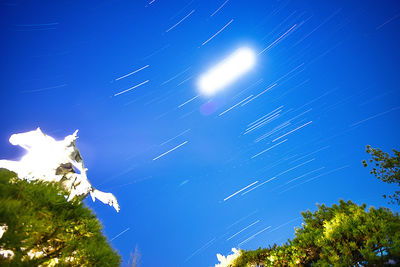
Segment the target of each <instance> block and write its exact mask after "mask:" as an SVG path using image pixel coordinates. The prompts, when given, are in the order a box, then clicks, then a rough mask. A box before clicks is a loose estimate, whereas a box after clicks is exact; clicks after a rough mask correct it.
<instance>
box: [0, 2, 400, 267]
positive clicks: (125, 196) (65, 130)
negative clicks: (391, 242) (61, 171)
mask: <svg viewBox="0 0 400 267" xmlns="http://www.w3.org/2000/svg"><path fill="white" fill-rule="evenodd" d="M149 2H150V1H147V2H146V1H141V0H140V1H100V0H97V1H79V2H76V1H72V2H71V1H29V2H28V1H12V0H2V1H1V2H0V34H1V40H2V41H1V42H0V58H1V63H0V67H1V70H0V87H1V90H0V99H1V105H0V112H1V126H2V127H1V129H0V141H1V142H0V152H1V158H7V159H18V158H20V157H21V156H22V153H23V151H22V149H20V148H17V147H13V146H12V145H10V144H9V143H8V138H9V136H10V135H11V134H12V133H17V132H23V131H28V130H33V129H35V128H36V127H38V126H40V127H41V128H42V130H43V131H44V132H45V133H48V134H50V135H52V136H54V137H56V138H59V139H61V138H63V137H64V136H65V135H67V134H70V133H72V132H73V131H74V130H75V129H79V136H80V138H79V141H78V147H79V148H80V150H81V152H82V155H83V157H84V160H85V162H86V165H87V167H88V168H89V171H88V177H89V179H90V181H91V182H92V184H93V185H94V186H95V187H96V188H98V189H99V190H102V191H107V192H112V193H113V194H115V196H116V197H117V198H118V201H119V203H120V205H121V212H120V213H119V214H117V213H116V212H115V211H114V210H113V209H112V208H110V207H108V206H106V205H102V204H101V203H100V204H99V203H97V202H96V203H92V201H91V200H90V199H87V200H86V203H87V204H88V205H89V206H90V207H91V208H93V210H94V211H95V212H96V213H97V214H98V216H99V218H100V220H101V222H102V223H103V225H104V232H105V234H106V235H107V237H108V238H109V239H110V240H111V239H113V238H114V239H113V240H112V245H113V247H114V248H116V249H117V250H118V251H119V252H120V253H121V255H122V256H123V259H124V262H125V264H126V262H127V259H128V258H129V254H130V253H131V252H133V251H134V249H135V246H138V248H139V250H140V252H141V255H142V259H141V266H210V265H214V264H215V263H216V262H217V258H216V256H215V255H216V253H222V254H227V253H229V252H230V249H231V248H232V247H237V246H238V244H240V243H241V242H243V241H244V240H246V239H247V238H249V237H251V236H252V235H253V234H255V233H257V232H259V231H261V230H263V229H265V228H266V227H268V226H271V228H269V229H268V230H266V231H264V232H262V233H260V234H259V235H257V236H255V237H254V238H253V239H251V240H249V241H248V242H245V243H243V244H241V245H240V247H241V248H244V249H254V248H258V247H259V246H267V245H268V244H272V243H274V242H277V243H281V242H284V241H285V240H286V239H287V238H291V237H292V236H293V233H294V230H293V228H294V227H296V226H300V225H301V220H300V219H299V216H300V211H304V210H307V209H311V210H314V209H315V208H316V206H315V204H316V203H325V204H328V205H331V204H333V203H337V202H338V200H339V199H340V198H343V199H345V200H348V199H350V200H353V201H354V202H356V203H359V204H361V203H367V204H368V205H373V206H377V207H379V206H385V205H386V201H385V200H384V199H383V198H382V197H381V195H382V194H384V193H387V192H391V191H393V190H394V189H395V188H394V187H392V186H388V185H385V184H383V183H381V182H380V181H378V180H377V179H375V178H374V177H373V176H372V175H370V174H369V173H368V170H367V169H365V168H363V167H362V165H361V161H362V160H363V159H365V158H366V157H367V155H366V153H365V146H366V145H367V144H370V145H372V146H374V147H380V148H382V149H383V150H385V151H390V150H391V149H392V148H399V137H400V127H399V125H400V123H399V121H400V120H399V118H400V91H399V89H400V88H399V84H400V73H399V70H400V50H399V47H400V34H399V29H400V4H399V3H398V1H396V0H394V1H285V0H281V1H276V0H269V1H265V0H247V1H239V0H230V1H227V2H226V3H225V5H224V6H223V7H222V8H220V9H219V11H218V12H217V13H215V14H213V13H214V12H215V11H216V10H217V9H218V8H219V7H220V6H221V5H223V4H224V2H225V0H221V1H198V0H193V1H189V0H187V1H163V0H155V1H154V2H152V3H151V4H149ZM193 10H194V11H193ZM189 14H190V15H189ZM212 14H213V16H211V15H212ZM187 15H189V16H187ZM186 16H187V17H186ZM185 17H186V19H184V20H183V21H182V22H181V23H180V24H179V25H177V26H176V27H174V28H173V29H171V30H169V31H168V29H170V28H171V27H173V26H174V25H175V24H176V23H178V22H179V21H180V20H182V19H183V18H185ZM232 19H233V22H231V23H230V24H229V25H228V26H227V27H226V28H225V29H224V30H223V31H222V32H220V34H218V35H217V36H216V37H215V38H213V39H212V40H211V41H210V42H208V43H207V44H205V45H203V46H201V45H202V43H204V42H205V41H206V40H207V39H209V38H210V37H211V36H212V35H214V34H215V33H216V32H217V31H219V30H220V29H221V28H222V27H223V26H224V25H226V24H227V23H228V22H230V21H231V20H232ZM293 26H294V28H293V29H292V30H291V31H290V32H289V33H288V34H287V35H285V36H284V37H283V38H281V39H280V41H279V42H277V43H275V44H274V45H272V46H271V47H270V48H269V49H267V50H266V51H265V52H264V53H263V54H261V55H260V56H258V58H257V65H256V67H255V68H254V69H253V70H252V71H251V72H249V73H248V74H247V75H246V76H244V77H243V78H241V79H240V80H239V81H238V82H237V83H235V84H233V85H232V86H229V87H228V88H226V90H225V91H224V92H222V93H220V94H218V95H217V96H216V97H214V98H212V99H207V98H205V97H202V96H200V97H198V98H196V99H194V100H193V101H191V102H189V103H187V104H185V105H183V106H181V107H179V106H180V105H181V104H183V103H185V102H186V101H188V100H189V99H191V98H193V97H195V96H196V95H197V88H196V80H197V78H198V77H199V75H201V73H203V72H204V71H205V70H207V69H208V68H209V67H210V66H212V65H213V64H215V63H216V62H218V61H219V60H221V59H222V58H224V57H225V56H226V55H228V54H229V53H231V52H232V51H234V50H235V49H237V48H238V47H241V46H249V47H252V48H253V49H254V50H255V51H256V52H257V53H258V52H260V51H262V50H263V49H264V48H266V47H267V46H269V45H271V44H272V43H273V42H274V41H275V40H277V39H278V38H279V37H280V36H282V34H284V33H285V32H287V31H288V30H289V29H290V28H291V27H293ZM147 65H149V66H148V67H147V68H145V69H143V70H141V71H139V72H137V73H135V74H132V75H130V76H128V77H126V78H123V79H120V80H116V79H117V78H119V77H121V76H123V75H125V74H128V73H130V72H133V71H135V70H137V69H140V68H142V67H144V66H147ZM146 80H149V82H148V83H146V84H144V85H142V86H140V87H137V88H135V89H133V90H131V91H129V92H126V93H123V94H121V95H118V96H114V95H115V94H116V93H118V92H121V91H123V90H126V89H128V88H130V87H132V86H135V85H137V84H140V83H142V82H144V81H146ZM274 83H276V84H277V85H276V86H275V87H274V88H273V89H271V90H269V91H268V92H266V93H264V94H262V95H260V96H259V97H257V98H256V99H254V100H253V101H251V102H249V103H247V104H246V105H244V106H241V105H238V106H236V107H235V108H233V109H231V110H230V111H229V112H226V113H224V114H223V115H221V116H218V115H219V114H220V113H222V112H223V111H225V110H227V109H228V108H230V107H232V106H234V105H235V104H237V103H239V102H240V101H242V100H243V99H245V98H246V97H248V96H250V95H253V96H256V95H257V94H259V93H261V92H262V91H263V90H265V89H266V88H267V87H268V86H270V85H272V84H274ZM250 99H251V98H250ZM281 106H283V107H281ZM278 107H281V109H279V110H281V111H280V112H279V116H277V117H276V118H275V119H274V120H272V121H271V122H269V123H267V124H264V125H263V126H261V127H259V128H257V129H255V130H254V131H251V132H250V133H248V134H246V135H244V134H243V133H244V132H245V131H246V129H247V125H248V124H250V123H251V122H253V121H255V120H257V119H258V118H260V117H262V116H263V115H265V114H267V113H269V112H271V111H273V110H275V109H276V108H278ZM277 115H278V114H277ZM289 120H290V124H289V125H283V126H282V123H285V122H288V121H289ZM310 121H312V123H309V124H307V125H305V126H304V127H302V128H300V129H298V130H296V131H294V132H292V133H290V134H288V135H286V136H285V137H284V138H281V139H278V140H276V141H273V140H275V139H276V138H278V137H280V136H282V135H284V134H286V133H288V132H290V131H292V130H294V129H296V128H298V127H300V126H302V125H304V124H306V123H308V122H310ZM279 125H281V126H282V128H281V129H279V128H278V129H277V130H276V131H275V132H274V133H273V134H271V135H269V136H267V137H266V138H264V139H262V140H260V139H258V138H259V137H261V136H263V135H265V134H266V133H269V132H271V131H272V130H273V129H274V128H276V127H278V126H279ZM174 137H176V138H174ZM173 138H174V139H173ZM171 139H172V140H171ZM286 139H287V141H285V142H283V143H281V144H279V145H277V146H275V147H273V148H272V149H270V150H268V151H267V152H265V153H263V154H261V155H259V156H257V157H254V155H256V154H257V153H259V152H261V151H263V150H266V149H268V148H270V147H272V146H274V145H276V144H277V143H279V142H280V141H284V140H286ZM184 142H187V143H185V144H184V145H182V146H180V147H179V148H177V149H176V150H174V151H172V152H170V153H168V154H166V155H165V156H163V157H161V158H159V159H157V160H153V159H154V158H156V157H157V156H159V155H161V154H162V153H165V152H167V151H169V150H170V149H173V148H174V147H176V146H178V145H180V144H182V143H184ZM252 157H253V158H252ZM287 170H288V171H287ZM285 171H287V172H285ZM310 172H311V173H310ZM307 173H308V174H307ZM304 174H307V175H305V176H302V175H304ZM277 175H278V176H277ZM274 176H277V177H276V178H275V179H274V180H272V181H270V182H268V183H265V184H263V185H262V186H260V187H258V188H256V189H254V190H253V191H251V192H249V193H248V194H245V195H241V194H237V195H235V196H234V197H232V198H230V199H228V200H227V201H223V200H224V199H225V198H227V197H228V196H229V195H231V194H233V193H235V192H236V191H238V190H240V189H242V188H244V187H245V186H247V185H249V184H251V183H253V182H255V181H259V183H258V184H261V183H262V182H265V181H267V180H268V179H270V178H272V177H274ZM299 176H300V178H299V179H297V180H294V181H292V182H290V183H287V182H289V181H290V180H292V179H295V178H298V177H299ZM301 176H302V177H301ZM314 177H317V178H316V179H313V178H314ZM286 183H287V184H286ZM256 185H257V184H256ZM243 192H244V191H243ZM243 192H242V193H243ZM393 208H394V207H393ZM394 209H395V210H396V208H394ZM397 210H398V209H397ZM258 220H259V222H258V223H256V224H254V225H253V226H251V227H249V228H248V229H246V230H244V231H242V232H241V233H239V234H238V235H236V236H234V237H233V238H231V239H229V240H227V239H228V238H229V237H231V236H232V235H234V234H235V233H237V232H239V231H240V230H242V229H243V228H245V227H246V226H248V225H250V224H252V223H254V222H256V221H258ZM128 228H129V230H127V229H128ZM271 230H274V231H271ZM121 232H123V234H121V235H120V236H117V235H119V234H120V233H121ZM115 237H116V238H115Z"/></svg>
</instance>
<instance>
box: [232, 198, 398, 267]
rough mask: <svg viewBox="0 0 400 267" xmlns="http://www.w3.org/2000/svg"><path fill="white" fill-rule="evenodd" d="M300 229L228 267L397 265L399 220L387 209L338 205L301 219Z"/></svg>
mask: <svg viewBox="0 0 400 267" xmlns="http://www.w3.org/2000/svg"><path fill="white" fill-rule="evenodd" d="M302 216H303V221H304V223H303V225H302V227H300V228H298V229H296V231H295V237H294V238H293V240H288V242H286V243H285V244H283V245H282V246H277V245H273V246H270V247H269V248H266V249H261V248H259V249H258V250H255V251H243V252H242V254H241V256H239V257H238V258H237V259H236V261H235V262H234V264H233V266H251V265H256V264H265V265H266V266H332V265H334V266H366V265H377V266H384V265H385V264H388V263H389V262H395V263H399V262H400V217H399V215H398V214H397V213H396V214H393V213H392V212H391V211H390V210H389V209H386V208H379V209H375V208H373V207H371V208H369V210H368V211H366V205H365V204H363V205H361V206H358V205H356V204H354V203H353V202H351V201H347V202H345V201H343V200H340V202H339V205H336V204H335V205H333V206H332V207H327V206H325V205H318V209H317V210H316V211H315V212H314V213H313V212H311V211H306V212H303V213H302Z"/></svg>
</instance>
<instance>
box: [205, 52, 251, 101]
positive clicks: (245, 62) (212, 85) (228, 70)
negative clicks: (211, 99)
mask: <svg viewBox="0 0 400 267" xmlns="http://www.w3.org/2000/svg"><path fill="white" fill-rule="evenodd" d="M255 62H256V56H255V53H254V51H253V50H251V49H250V48H247V47H242V48H239V49H237V50H236V51H235V52H233V53H232V54H231V55H229V56H228V57H227V58H226V59H224V60H223V61H222V62H220V63H219V64H217V65H216V66H214V67H213V68H211V69H210V70H209V71H207V72H206V73H205V74H203V75H202V76H201V77H200V78H199V80H198V89H199V91H200V93H201V94H203V95H206V96H212V95H214V94H216V93H217V92H219V91H221V90H222V89H224V88H225V87H227V86H229V85H230V84H232V83H233V82H235V81H236V80H237V79H238V78H240V77H241V76H242V75H243V74H245V73H246V72H248V71H249V70H250V69H251V68H252V67H253V66H254V64H255Z"/></svg>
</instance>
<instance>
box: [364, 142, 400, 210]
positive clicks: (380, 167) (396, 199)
mask: <svg viewBox="0 0 400 267" xmlns="http://www.w3.org/2000/svg"><path fill="white" fill-rule="evenodd" d="M366 151H367V153H368V154H370V155H371V157H372V158H371V159H369V160H368V162H369V163H370V164H371V165H372V170H371V174H373V175H375V176H376V178H378V179H379V180H382V181H383V182H385V183H388V184H392V183H395V184H397V185H398V186H400V151H397V150H395V149H393V152H394V156H392V157H391V156H389V154H388V153H385V152H383V151H382V150H380V149H379V148H372V147H371V146H369V145H368V146H367V149H366ZM363 165H364V167H367V166H368V163H367V161H366V160H364V161H363ZM383 197H384V198H386V197H387V196H386V195H383ZM388 197H389V199H390V202H391V203H397V204H398V205H400V190H397V191H395V193H394V194H393V195H390V196H388Z"/></svg>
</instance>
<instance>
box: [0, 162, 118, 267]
mask: <svg viewBox="0 0 400 267" xmlns="http://www.w3.org/2000/svg"><path fill="white" fill-rule="evenodd" d="M66 195H68V193H67V192H66V191H65V190H64V189H62V188H61V187H60V186H59V185H58V184H55V183H45V182H40V181H33V182H27V181H25V180H20V179H18V178H16V174H15V173H12V172H10V171H8V170H5V169H0V225H4V224H5V225H6V226H7V228H8V229H7V231H6V232H5V233H4V234H3V236H2V237H1V239H0V250H8V251H12V252H13V257H12V258H10V257H8V258H4V257H1V256H0V265H6V264H7V265H12V266H38V265H42V266H54V265H62V266H119V264H120V261H121V258H120V256H119V255H118V253H117V252H116V251H114V250H113V249H112V248H111V246H110V245H109V244H108V242H107V239H106V237H105V236H104V235H103V234H102V226H101V224H100V222H99V220H98V219H97V218H96V216H95V215H94V214H93V212H92V211H91V210H90V209H89V208H87V207H85V206H84V204H83V203H82V202H81V201H80V200H79V199H75V200H74V201H70V202H68V201H67V200H66V198H65V196H66Z"/></svg>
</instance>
